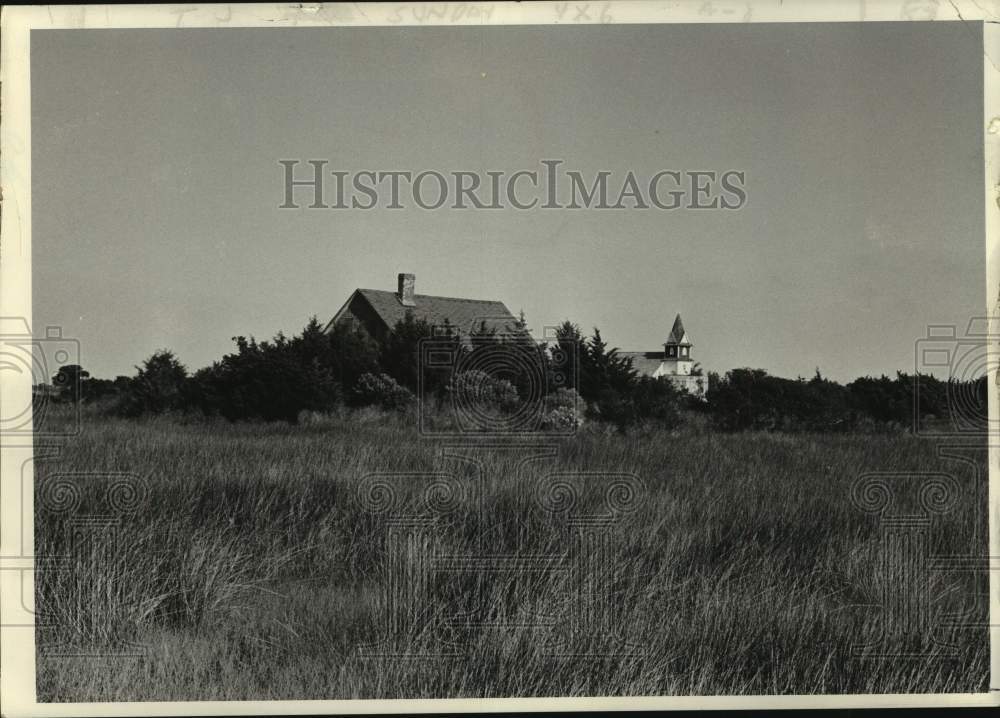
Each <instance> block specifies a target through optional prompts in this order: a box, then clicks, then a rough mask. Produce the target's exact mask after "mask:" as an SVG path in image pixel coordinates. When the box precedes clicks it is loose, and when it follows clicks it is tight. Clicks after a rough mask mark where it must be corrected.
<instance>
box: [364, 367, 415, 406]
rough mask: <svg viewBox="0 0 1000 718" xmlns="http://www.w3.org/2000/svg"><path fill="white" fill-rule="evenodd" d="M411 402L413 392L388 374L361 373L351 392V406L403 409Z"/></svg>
mask: <svg viewBox="0 0 1000 718" xmlns="http://www.w3.org/2000/svg"><path fill="white" fill-rule="evenodd" d="M412 402H413V393H412V392H410V390H409V389H407V388H406V387H404V386H400V384H399V383H398V382H397V381H396V380H395V379H393V378H392V377H391V376H389V375H388V374H378V375H375V374H371V373H367V374H362V375H361V377H360V378H359V379H358V383H357V384H356V385H355V386H354V391H353V392H352V394H351V404H352V405H353V406H378V407H381V408H383V409H387V410H391V411H403V410H404V409H406V407H408V406H409V405H410V404H411V403H412Z"/></svg>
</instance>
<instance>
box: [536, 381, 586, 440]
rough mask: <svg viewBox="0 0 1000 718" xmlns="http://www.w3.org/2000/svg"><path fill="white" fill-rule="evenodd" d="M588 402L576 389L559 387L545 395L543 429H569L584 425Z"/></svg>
mask: <svg viewBox="0 0 1000 718" xmlns="http://www.w3.org/2000/svg"><path fill="white" fill-rule="evenodd" d="M586 408H587V403H586V402H585V401H584V400H583V399H582V398H580V395H579V394H577V393H576V391H575V390H574V389H557V390H556V391H554V392H552V393H551V394H549V395H548V396H546V397H545V412H544V414H543V416H542V429H544V430H547V431H567V430H573V429H578V428H580V427H581V426H583V415H584V412H585V411H586Z"/></svg>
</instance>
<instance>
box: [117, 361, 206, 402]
mask: <svg viewBox="0 0 1000 718" xmlns="http://www.w3.org/2000/svg"><path fill="white" fill-rule="evenodd" d="M187 381H188V374H187V368H186V367H185V366H184V365H183V364H181V363H180V362H179V361H178V360H177V357H175V356H174V354H173V352H170V351H167V350H166V349H162V350H160V351H157V352H155V353H154V354H153V355H152V356H150V357H149V358H148V359H146V360H145V361H144V362H143V363H142V366H141V367H136V375H135V378H133V379H132V380H131V381H129V382H128V384H127V386H126V387H125V388H124V390H123V393H122V395H121V399H120V400H119V402H118V404H117V405H116V407H115V411H116V412H117V413H119V414H122V415H124V416H139V415H141V414H147V413H148V414H162V413H163V412H166V411H174V410H178V409H183V408H184V407H185V405H186V403H187V399H188V394H187Z"/></svg>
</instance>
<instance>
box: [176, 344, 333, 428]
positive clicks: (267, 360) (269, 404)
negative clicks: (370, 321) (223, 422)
mask: <svg viewBox="0 0 1000 718" xmlns="http://www.w3.org/2000/svg"><path fill="white" fill-rule="evenodd" d="M307 330H308V327H307ZM307 339H315V337H309V336H308V335H307V334H306V333H304V335H303V336H300V337H296V338H294V339H292V340H289V339H287V338H285V337H284V336H283V335H281V334H278V336H277V337H275V339H274V341H272V342H261V343H259V344H258V343H257V342H256V341H255V340H254V339H253V338H252V337H251V338H250V339H249V340H247V339H246V338H244V337H237V338H236V345H237V352H236V353H235V354H229V355H227V356H225V357H223V359H222V361H221V362H217V363H216V364H214V365H213V366H212V367H210V368H208V369H203V370H201V371H199V372H198V373H197V374H196V375H195V377H194V379H193V381H192V382H191V391H190V394H191V403H192V404H193V405H197V406H199V407H200V408H201V409H202V411H203V412H204V413H205V414H208V415H220V416H223V417H225V418H226V419H229V420H230V421H236V420H240V419H263V420H265V421H288V422H291V423H295V422H296V421H297V420H298V417H299V415H300V413H301V412H303V411H321V412H322V411H328V410H330V409H333V408H335V407H336V406H337V404H338V403H339V402H340V400H341V398H342V392H341V389H340V385H339V384H338V383H337V382H336V381H335V380H334V378H333V376H332V374H331V372H330V370H329V368H327V367H326V366H324V365H323V364H322V363H321V361H320V358H319V357H318V356H315V353H314V350H312V349H310V348H309V344H308V342H307Z"/></svg>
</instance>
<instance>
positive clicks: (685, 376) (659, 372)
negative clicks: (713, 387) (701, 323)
mask: <svg viewBox="0 0 1000 718" xmlns="http://www.w3.org/2000/svg"><path fill="white" fill-rule="evenodd" d="M693 347H694V344H692V343H691V337H690V336H688V333H687V330H685V329H684V322H683V321H682V320H681V315H680V314H678V315H677V317H676V318H675V319H674V326H673V327H672V328H671V330H670V334H669V335H668V336H667V339H666V341H665V342H663V350H662V351H651V352H619V355H620V356H626V357H628V358H629V359H631V360H632V368H634V369H635V370H636V371H637V372H639V374H642V375H645V376H651V377H653V378H654V379H658V378H661V377H662V378H664V379H667V380H669V381H670V382H672V383H673V384H674V386H676V387H677V388H679V389H683V390H684V391H686V392H687V393H688V394H690V395H691V396H694V397H698V398H704V397H705V390H706V388H707V387H706V385H705V378H704V377H703V376H701V372H698V371H695V368H694V359H693V358H692V356H691V349H692V348H693Z"/></svg>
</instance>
